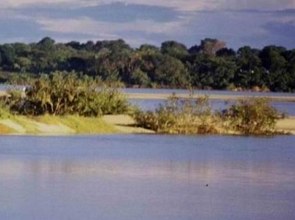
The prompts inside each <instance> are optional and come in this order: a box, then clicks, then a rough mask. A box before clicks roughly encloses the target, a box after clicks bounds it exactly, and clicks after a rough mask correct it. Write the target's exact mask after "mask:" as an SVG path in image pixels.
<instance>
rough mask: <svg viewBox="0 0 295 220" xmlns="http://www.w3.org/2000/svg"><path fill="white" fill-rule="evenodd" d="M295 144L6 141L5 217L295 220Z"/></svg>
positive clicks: (2, 174) (145, 138) (277, 140)
mask: <svg viewBox="0 0 295 220" xmlns="http://www.w3.org/2000/svg"><path fill="white" fill-rule="evenodd" d="M294 143H295V137H294V136H277V137H270V138H262V137H232V136H169V135H99V136H73V137H33V136H1V137H0V219H5V220H10V219H11V220H19V219H22V220H32V219H42V220H47V219H48V220H52V219H59V220H66V219H71V220H76V219H77V220H80V219H87V220H92V219H93V220H94V219H95V220H97V219H99V220H138V219H140V220H180V219H181V220H196V219H202V220H231V219H233V220H246V219H247V220H248V219H255V220H277V219H284V220H294V217H295V209H294V204H295V159H294V156H295V147H294Z"/></svg>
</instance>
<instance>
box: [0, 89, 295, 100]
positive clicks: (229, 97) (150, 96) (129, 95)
mask: <svg viewBox="0 0 295 220" xmlns="http://www.w3.org/2000/svg"><path fill="white" fill-rule="evenodd" d="M123 94H124V95H126V97H127V98H128V99H142V100H144V99H147V100H153V99H156V100H157V99H158V100H165V99H167V98H169V97H170V96H171V95H172V94H168V93H167V94H160V93H155V94H151V93H124V92H123ZM5 95H7V93H6V92H5V91H0V96H5ZM176 95H177V97H180V98H189V97H190V95H189V94H185V93H179V94H178V93H177V94H176ZM203 96H204V94H193V95H192V97H193V98H198V97H203ZM251 97H254V96H252V95H251V94H249V95H240V94H237V95H226V94H209V95H208V98H209V99H211V100H238V99H241V98H251ZM259 97H260V96H259ZM262 97H264V96H262ZM265 97H267V98H269V99H270V100H271V101H274V102H295V95H294V96H272V95H270V96H265Z"/></svg>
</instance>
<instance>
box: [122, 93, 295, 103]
mask: <svg viewBox="0 0 295 220" xmlns="http://www.w3.org/2000/svg"><path fill="white" fill-rule="evenodd" d="M126 96H127V98H128V99H142V100H154V99H156V100H166V99H167V98H169V97H170V96H171V94H168V93H167V94H159V93H157V94H156V93H155V94H150V93H127V94H126ZM177 97H179V98H190V97H193V98H195V99H197V98H200V97H204V94H193V95H192V96H190V94H185V93H182V94H178V93H177ZM252 97H254V95H251V93H249V94H248V95H242V94H238V93H237V94H235V95H226V94H210V95H208V99H211V100H228V101H231V100H238V99H242V98H252ZM262 97H263V96H262ZM267 98H269V99H270V100H271V101H273V102H295V96H274V95H269V96H267Z"/></svg>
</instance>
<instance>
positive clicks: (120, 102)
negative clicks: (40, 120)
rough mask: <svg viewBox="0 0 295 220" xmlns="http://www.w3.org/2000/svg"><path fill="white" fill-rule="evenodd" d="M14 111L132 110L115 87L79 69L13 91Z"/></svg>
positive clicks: (97, 112)
mask: <svg viewBox="0 0 295 220" xmlns="http://www.w3.org/2000/svg"><path fill="white" fill-rule="evenodd" d="M9 94H10V99H9V105H10V108H11V110H12V111H15V112H17V113H19V114H23V115H43V114H51V115H65V114H78V115H81V116H98V115H102V114H115V113H116V114H118V113H125V112H127V111H128V102H127V99H125V97H123V96H122V95H121V94H120V93H119V92H118V91H117V89H115V88H107V87H100V88H99V89H98V81H96V80H94V79H92V78H90V77H87V76H80V77H79V76H78V75H77V74H75V73H64V72H55V73H53V74H50V75H42V76H41V77H40V78H39V79H36V80H34V81H33V82H32V83H30V84H29V85H28V87H27V89H26V91H25V94H24V95H23V96H22V95H19V94H16V92H15V91H13V92H10V93H9Z"/></svg>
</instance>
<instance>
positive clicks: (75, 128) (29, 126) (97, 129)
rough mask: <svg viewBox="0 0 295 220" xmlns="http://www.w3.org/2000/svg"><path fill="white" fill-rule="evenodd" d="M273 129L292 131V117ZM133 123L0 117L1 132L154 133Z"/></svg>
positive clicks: (126, 119) (112, 118)
mask: <svg viewBox="0 0 295 220" xmlns="http://www.w3.org/2000/svg"><path fill="white" fill-rule="evenodd" d="M276 129H278V130H279V131H283V132H286V133H290V134H293V135H295V117H290V118H286V119H281V120H279V121H278V123H277V126H276ZM153 133H154V131H151V130H148V129H144V128H139V127H136V125H135V121H134V120H133V118H132V117H130V116H128V115H106V116H103V117H102V118H86V117H79V116H64V117H62V116H48V115H46V116H41V117H24V116H13V117H11V118H7V119H0V134H1V135H44V136H51V135H54V136H55V135H76V134H153Z"/></svg>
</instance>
